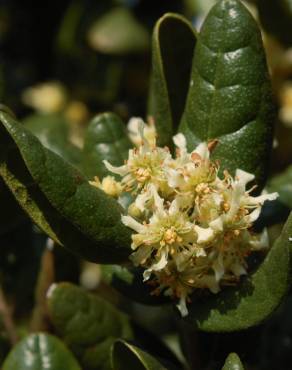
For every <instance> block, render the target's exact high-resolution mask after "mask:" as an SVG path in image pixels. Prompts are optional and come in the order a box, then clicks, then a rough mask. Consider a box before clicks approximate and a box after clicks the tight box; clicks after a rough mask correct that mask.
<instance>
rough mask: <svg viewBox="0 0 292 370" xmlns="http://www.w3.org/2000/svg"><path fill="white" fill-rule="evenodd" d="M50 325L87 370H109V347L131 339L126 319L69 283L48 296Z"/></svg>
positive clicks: (108, 304) (99, 298)
mask: <svg viewBox="0 0 292 370" xmlns="http://www.w3.org/2000/svg"><path fill="white" fill-rule="evenodd" d="M48 309H49V314H50V317H51V320H52V322H53V325H54V326H55V328H56V330H57V332H58V333H59V334H60V336H61V337H62V338H63V339H64V341H65V343H66V344H67V345H68V346H69V347H70V348H71V349H72V350H73V352H74V353H75V354H76V355H77V357H78V358H79V359H80V362H81V364H82V366H84V367H85V368H86V369H88V370H89V369H93V370H94V369H97V368H98V369H109V368H110V364H109V361H110V347H111V345H112V343H113V342H114V340H115V339H116V338H124V339H132V337H133V333H132V329H131V326H130V323H129V319H128V317H127V316H126V315H125V314H123V313H121V312H119V311H118V310H117V309H116V308H115V307H114V306H113V305H111V304H110V303H109V302H107V301H105V300H104V299H102V298H101V297H98V296H95V295H93V294H90V293H87V292H86V291H85V290H83V289H82V288H79V287H77V286H74V285H73V284H69V283H60V284H58V285H53V286H52V288H51V289H50V290H49V293H48Z"/></svg>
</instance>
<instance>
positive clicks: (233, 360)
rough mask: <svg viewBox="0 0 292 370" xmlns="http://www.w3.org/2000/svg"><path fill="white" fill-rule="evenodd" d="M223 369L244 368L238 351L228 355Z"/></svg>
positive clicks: (240, 369)
mask: <svg viewBox="0 0 292 370" xmlns="http://www.w3.org/2000/svg"><path fill="white" fill-rule="evenodd" d="M222 370H244V367H243V365H242V363H241V361H240V358H239V357H238V356H237V354H236V353H230V355H228V357H227V359H226V361H225V364H224V366H223V368H222Z"/></svg>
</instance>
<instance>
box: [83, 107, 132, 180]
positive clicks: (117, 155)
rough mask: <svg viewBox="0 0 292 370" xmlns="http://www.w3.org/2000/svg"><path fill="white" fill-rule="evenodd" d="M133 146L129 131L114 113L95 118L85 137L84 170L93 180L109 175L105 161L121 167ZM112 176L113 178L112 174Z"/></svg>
mask: <svg viewBox="0 0 292 370" xmlns="http://www.w3.org/2000/svg"><path fill="white" fill-rule="evenodd" d="M131 147H133V145H132V144H131V142H130V140H129V138H128V135H127V130H126V127H125V125H124V124H123V122H122V121H121V119H120V118H119V117H118V116H116V115H115V114H113V113H103V114H100V115H98V116H97V117H95V118H94V119H93V120H92V121H91V123H90V125H89V126H88V128H87V132H86V135H85V142H84V149H83V160H82V168H83V170H84V173H85V174H86V175H87V176H88V177H89V178H92V177H93V176H99V177H100V178H102V177H104V176H106V175H108V174H109V172H108V171H107V169H106V167H105V165H104V164H103V162H102V161H103V160H104V159H106V160H107V161H109V162H110V163H111V164H112V165H114V166H121V165H122V164H123V162H124V160H125V159H126V158H127V157H128V152H129V149H130V148H131ZM110 175H112V176H113V174H112V173H110Z"/></svg>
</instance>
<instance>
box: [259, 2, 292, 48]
mask: <svg viewBox="0 0 292 370" xmlns="http://www.w3.org/2000/svg"><path fill="white" fill-rule="evenodd" d="M256 4H257V6H258V10H259V16H260V20H261V24H262V25H263V27H264V29H265V31H267V32H268V33H270V34H272V35H273V36H275V37H276V38H277V39H278V40H279V41H280V42H282V43H283V44H285V45H287V46H288V45H290V46H291V45H292V34H291V27H292V1H291V0H269V1H266V0H256Z"/></svg>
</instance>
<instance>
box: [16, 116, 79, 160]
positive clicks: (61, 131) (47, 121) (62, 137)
mask: <svg viewBox="0 0 292 370" xmlns="http://www.w3.org/2000/svg"><path fill="white" fill-rule="evenodd" d="M23 123H24V125H25V127H27V128H28V129H29V130H30V131H31V132H32V133H33V134H34V135H35V136H36V137H37V138H38V139H39V140H40V142H41V143H42V144H43V145H44V146H45V147H46V148H48V149H50V150H51V151H53V152H55V153H56V154H59V156H61V157H62V158H63V159H65V160H66V161H68V162H69V163H71V164H74V165H76V166H78V165H79V162H80V158H81V151H80V149H79V148H78V147H77V146H75V145H73V144H72V143H71V142H70V127H69V123H68V122H67V120H66V119H65V117H64V116H62V115H61V114H33V115H31V116H29V117H27V118H26V119H25V120H24V122H23Z"/></svg>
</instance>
